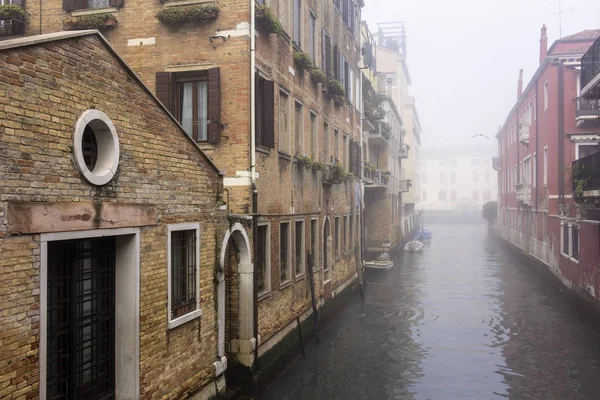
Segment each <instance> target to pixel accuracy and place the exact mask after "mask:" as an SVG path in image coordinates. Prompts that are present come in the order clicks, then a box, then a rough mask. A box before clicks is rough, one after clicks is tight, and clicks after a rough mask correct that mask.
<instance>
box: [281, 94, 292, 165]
mask: <svg viewBox="0 0 600 400" xmlns="http://www.w3.org/2000/svg"><path fill="white" fill-rule="evenodd" d="M289 99H290V97H289V96H288V95H287V93H285V92H284V91H279V151H280V152H281V153H285V154H289V153H290V115H289V112H290V111H289V108H290V105H289Z"/></svg>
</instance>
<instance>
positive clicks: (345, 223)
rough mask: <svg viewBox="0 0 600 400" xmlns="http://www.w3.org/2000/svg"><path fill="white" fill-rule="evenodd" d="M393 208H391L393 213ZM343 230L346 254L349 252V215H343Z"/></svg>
mask: <svg viewBox="0 0 600 400" xmlns="http://www.w3.org/2000/svg"><path fill="white" fill-rule="evenodd" d="M393 209H394V207H392V211H393ZM342 222H343V226H342V228H344V249H343V250H344V253H346V254H347V253H348V252H349V251H350V214H346V215H344V219H343V220H342Z"/></svg>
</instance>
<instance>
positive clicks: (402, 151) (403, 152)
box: [398, 144, 409, 160]
mask: <svg viewBox="0 0 600 400" xmlns="http://www.w3.org/2000/svg"><path fill="white" fill-rule="evenodd" d="M408 149H409V146H408V145H407V144H401V145H400V147H398V157H400V158H401V159H403V160H404V159H407V158H408Z"/></svg>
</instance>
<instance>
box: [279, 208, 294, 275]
mask: <svg viewBox="0 0 600 400" xmlns="http://www.w3.org/2000/svg"><path fill="white" fill-rule="evenodd" d="M283 224H288V240H287V242H288V243H287V249H288V250H287V261H288V263H287V276H288V279H287V280H285V281H282V280H281V260H280V258H281V225H283ZM277 243H278V248H279V252H278V256H277V259H278V260H279V263H278V265H277V267H278V268H277V274H279V286H280V287H281V286H284V285H286V284H287V283H290V282H291V281H292V277H293V270H292V268H293V265H292V221H291V220H289V219H288V220H285V221H279V235H278V242H277Z"/></svg>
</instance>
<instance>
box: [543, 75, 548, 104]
mask: <svg viewBox="0 0 600 400" xmlns="http://www.w3.org/2000/svg"><path fill="white" fill-rule="evenodd" d="M547 109H548V81H546V82H544V111H546V110H547Z"/></svg>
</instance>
